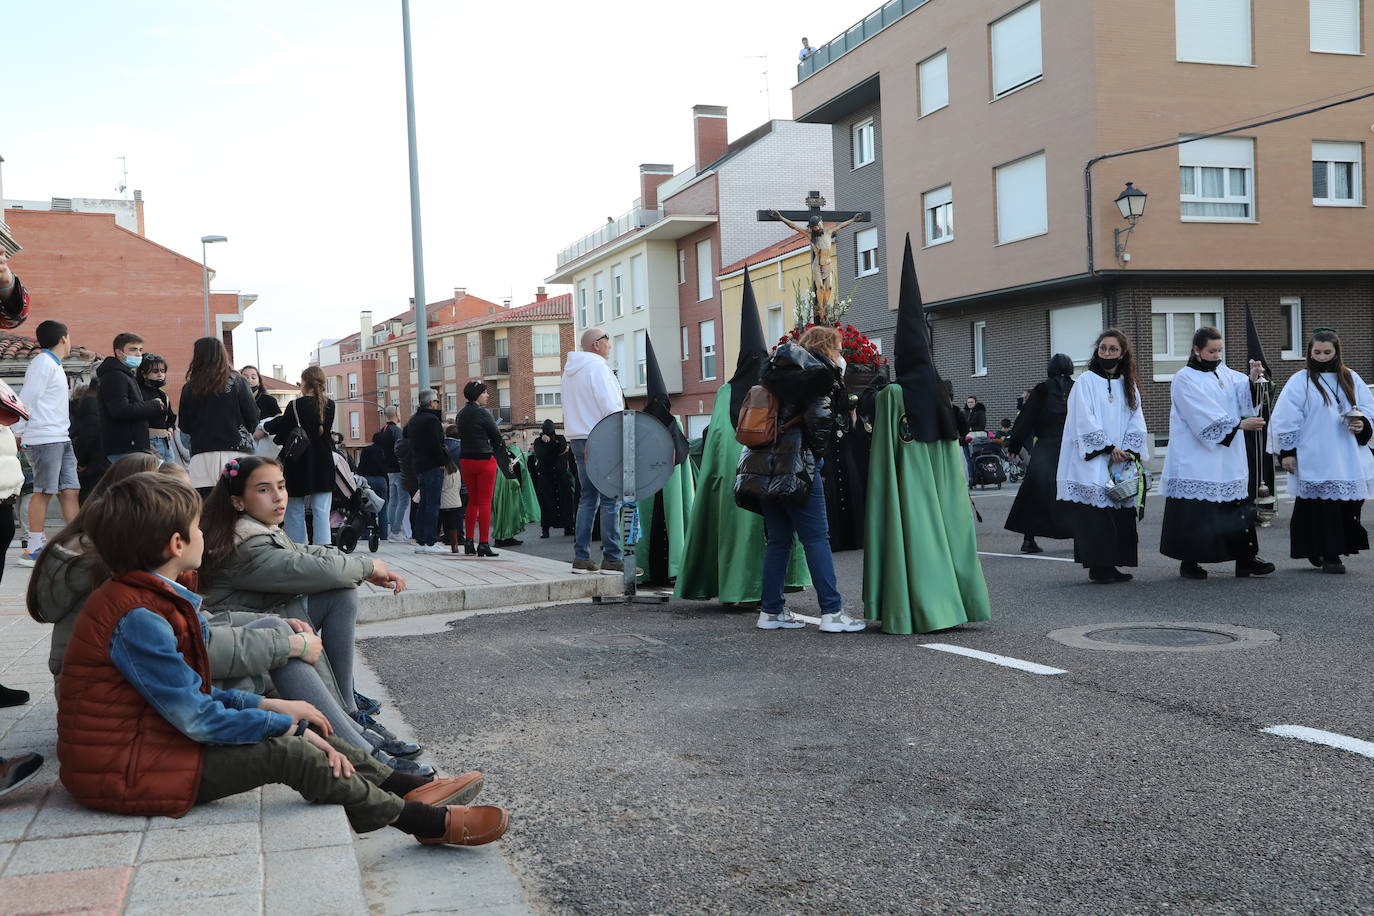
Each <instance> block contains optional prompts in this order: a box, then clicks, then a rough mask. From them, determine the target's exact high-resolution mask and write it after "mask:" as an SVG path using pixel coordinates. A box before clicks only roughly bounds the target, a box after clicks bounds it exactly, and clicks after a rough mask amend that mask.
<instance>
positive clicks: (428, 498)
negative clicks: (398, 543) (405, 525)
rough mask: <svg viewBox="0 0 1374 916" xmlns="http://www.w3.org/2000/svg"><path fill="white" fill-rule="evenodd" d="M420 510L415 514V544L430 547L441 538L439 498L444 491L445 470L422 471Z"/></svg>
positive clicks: (431, 469) (420, 475)
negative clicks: (436, 539)
mask: <svg viewBox="0 0 1374 916" xmlns="http://www.w3.org/2000/svg"><path fill="white" fill-rule="evenodd" d="M419 477H420V508H419V511H417V512H416V513H415V542H416V543H417V544H419V545H420V546H421V547H428V546H429V545H430V544H433V543H434V540H435V538H437V537H438V536H439V497H440V495H441V494H442V493H443V490H444V469H443V468H430V469H429V470H428V471H421V472H420V474H419Z"/></svg>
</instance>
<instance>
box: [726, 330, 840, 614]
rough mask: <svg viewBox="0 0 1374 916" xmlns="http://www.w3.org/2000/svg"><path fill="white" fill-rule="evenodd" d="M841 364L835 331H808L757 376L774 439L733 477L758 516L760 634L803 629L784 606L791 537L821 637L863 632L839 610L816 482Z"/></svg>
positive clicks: (743, 422) (740, 431)
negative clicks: (807, 578) (761, 541)
mask: <svg viewBox="0 0 1374 916" xmlns="http://www.w3.org/2000/svg"><path fill="white" fill-rule="evenodd" d="M843 365H844V358H843V357H842V356H841V355H840V333H839V331H837V330H835V329H834V328H831V327H812V328H808V329H807V331H806V332H805V333H804V334H802V336H801V339H800V340H799V341H798V342H797V343H795V344H790V343H788V344H783V345H782V346H780V347H778V349H777V350H776V351H774V353H773V358H772V359H771V360H770V361H769V363H768V367H767V368H766V369H765V370H764V372H763V376H762V377H761V378H760V379H759V384H760V385H761V386H762V387H763V389H764V390H765V391H767V392H768V394H769V395H770V396H771V399H772V403H773V405H774V406H775V409H776V413H775V415H774V416H773V417H769V418H768V419H767V420H766V421H765V423H764V425H765V426H771V427H772V431H774V432H775V435H774V436H773V437H772V441H771V442H759V444H757V445H754V446H752V447H749V448H746V449H745V450H744V454H743V455H742V456H741V457H740V462H739V468H738V473H737V475H736V477H735V502H736V503H738V504H739V506H740V507H741V508H744V509H748V510H750V511H751V512H757V513H759V514H760V515H762V516H763V524H764V534H765V538H766V541H767V546H766V547H765V549H764V554H763V596H762V600H761V601H760V603H759V619H758V623H757V626H758V628H759V629H761V630H795V629H798V628H800V627H803V626H805V625H806V624H805V623H804V622H803V621H802V620H801V618H799V617H797V616H796V615H795V614H793V613H792V612H791V611H790V610H788V609H787V607H786V605H784V603H783V579H784V578H785V577H786V575H787V564H788V560H789V559H790V558H791V554H792V538H793V537H794V536H795V537H797V538H799V539H800V540H801V544H802V549H803V550H804V551H805V553H806V565H807V567H808V568H809V569H810V570H811V579H812V581H813V582H814V583H815V586H816V597H817V600H818V601H819V602H820V607H821V624H820V629H821V632H823V633H854V632H858V631H860V630H863V629H864V627H865V624H864V622H863V621H862V620H856V619H855V618H853V617H850V616H849V615H848V614H846V613H845V612H844V606H843V603H842V601H841V598H840V590H839V585H838V583H837V581H836V578H835V560H834V557H833V556H832V555H831V553H830V528H829V524H828V522H827V517H826V510H825V484H824V481H823V480H822V479H821V472H822V469H823V465H824V459H823V456H824V454H825V449H826V446H827V445H828V444H829V440H830V437H831V435H832V434H833V431H834V427H835V416H834V412H833V407H832V399H836V398H838V399H841V400H839V401H838V403H844V401H843V400H842V399H843V397H844V388H843V383H842V381H841V379H842V378H843V375H844V369H843ZM755 400H756V399H755V397H754V396H753V395H751V396H750V398H749V399H747V401H746V405H745V409H744V411H742V412H741V418H740V423H739V426H738V427H737V435H738V436H739V438H741V440H742V441H743V440H748V439H749V436H750V432H751V430H752V429H753V428H754V424H753V423H751V422H748V421H747V415H748V414H749V413H750V407H751V404H752V402H754V401H755ZM768 421H772V422H768ZM751 441H755V442H758V441H759V440H757V439H755V440H751ZM746 444H747V443H746Z"/></svg>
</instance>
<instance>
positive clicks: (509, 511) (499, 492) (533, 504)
mask: <svg viewBox="0 0 1374 916" xmlns="http://www.w3.org/2000/svg"><path fill="white" fill-rule="evenodd" d="M510 453H511V461H512V462H515V461H518V462H520V476H519V477H518V478H517V479H515V480H511V479H510V478H509V477H507V476H506V475H505V474H502V473H501V472H500V471H497V472H496V488H495V489H494V490H493V492H492V495H491V539H492V541H501V540H505V539H506V538H513V537H518V536H519V535H520V532H522V531H524V530H525V528H526V526H528V525H529V523H530V522H532V521H535V520H536V519H538V518H539V495H538V494H537V493H535V492H534V481H533V480H531V479H530V468H529V462H528V461H526V460H525V453H524V452H522V451H521V450H520V447H519V446H518V445H512V446H511V447H510Z"/></svg>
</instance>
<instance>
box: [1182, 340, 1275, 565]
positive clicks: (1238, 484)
mask: <svg viewBox="0 0 1374 916" xmlns="http://www.w3.org/2000/svg"><path fill="white" fill-rule="evenodd" d="M1221 350H1222V342H1221V332H1220V331H1218V330H1217V329H1216V328H1213V327H1203V328H1198V331H1197V333H1196V334H1194V335H1193V349H1192V352H1191V354H1190V355H1189V357H1188V365H1187V366H1185V367H1184V368H1182V369H1180V370H1179V371H1178V372H1177V373H1175V374H1174V378H1173V382H1172V383H1171V385H1170V388H1171V391H1170V399H1171V402H1172V406H1171V407H1170V410H1169V451H1168V453H1167V454H1166V455H1165V456H1164V479H1163V484H1162V487H1161V488H1162V489H1163V491H1164V497H1165V499H1164V530H1163V533H1162V534H1161V536H1160V539H1159V552H1160V553H1162V554H1164V555H1165V556H1166V557H1173V558H1174V559H1175V560H1178V561H1180V562H1179V568H1178V574H1179V575H1180V576H1182V577H1183V578H1185V579H1206V578H1207V570H1205V569H1203V568H1202V566H1201V564H1203V563H1225V562H1228V561H1231V560H1234V561H1235V563H1236V575H1237V576H1238V577H1240V578H1245V577H1247V576H1267V575H1269V574H1270V573H1271V572H1273V571H1274V564H1273V563H1269V562H1266V561H1264V560H1261V559H1260V558H1259V557H1258V556H1257V554H1258V553H1259V541H1258V539H1257V538H1256V536H1255V506H1254V503H1253V502H1252V501H1251V500H1250V498H1249V497H1250V494H1249V490H1250V469H1249V463H1248V462H1247V460H1246V457H1245V437H1244V435H1242V432H1248V431H1250V430H1258V429H1262V428H1263V427H1264V420H1263V419H1261V418H1260V417H1258V416H1256V414H1257V413H1258V410H1257V409H1256V407H1255V403H1254V395H1253V391H1254V389H1253V387H1252V385H1251V382H1253V381H1254V380H1255V379H1257V378H1259V375H1260V373H1261V372H1263V371H1264V364H1263V363H1261V362H1259V361H1258V360H1251V361H1250V374H1249V375H1248V376H1246V375H1242V374H1241V373H1239V372H1237V371H1235V370H1234V369H1231V368H1229V367H1227V366H1226V365H1224V364H1223V363H1222V361H1221Z"/></svg>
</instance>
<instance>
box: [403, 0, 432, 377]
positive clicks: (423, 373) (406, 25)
mask: <svg viewBox="0 0 1374 916" xmlns="http://www.w3.org/2000/svg"><path fill="white" fill-rule="evenodd" d="M401 42H402V44H403V45H404V48H405V70H406V138H407V140H408V141H409V146H410V259H411V264H412V267H413V270H414V273H415V365H416V367H417V368H418V369H419V381H420V386H419V387H420V388H422V389H423V388H428V387H429V310H428V309H427V308H426V307H425V256H424V251H423V244H422V240H421V234H420V165H419V160H418V159H417V158H416V155H415V78H414V76H413V75H412V64H411V51H410V0H401Z"/></svg>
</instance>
